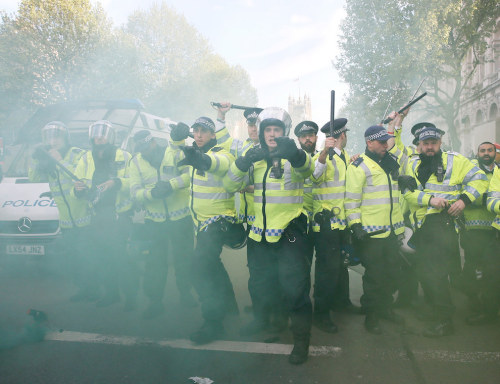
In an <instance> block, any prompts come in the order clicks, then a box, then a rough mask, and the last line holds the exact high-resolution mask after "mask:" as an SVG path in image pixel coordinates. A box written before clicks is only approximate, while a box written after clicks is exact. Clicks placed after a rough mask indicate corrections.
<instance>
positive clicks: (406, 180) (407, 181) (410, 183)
mask: <svg viewBox="0 0 500 384" xmlns="http://www.w3.org/2000/svg"><path fill="white" fill-rule="evenodd" d="M398 185H399V190H400V191H401V192H402V193H405V191H406V190H407V189H409V190H410V191H411V192H414V191H415V190H416V189H417V180H415V178H414V177H412V176H407V175H401V176H399V177H398Z"/></svg>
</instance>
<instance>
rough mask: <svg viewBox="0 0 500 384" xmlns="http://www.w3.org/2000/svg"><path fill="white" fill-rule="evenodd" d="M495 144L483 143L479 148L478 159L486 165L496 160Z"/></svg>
mask: <svg viewBox="0 0 500 384" xmlns="http://www.w3.org/2000/svg"><path fill="white" fill-rule="evenodd" d="M495 152H496V151H495V146H494V145H492V144H481V145H480V146H479V148H478V150H477V160H478V161H479V162H480V163H481V164H484V165H491V164H493V162H494V161H495V156H496V153H495Z"/></svg>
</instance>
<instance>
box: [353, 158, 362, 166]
mask: <svg viewBox="0 0 500 384" xmlns="http://www.w3.org/2000/svg"><path fill="white" fill-rule="evenodd" d="M362 162H363V158H362V157H361V156H359V157H358V158H357V159H356V160H354V161H353V162H352V165H354V166H355V167H359V165H360V164H361V163H362Z"/></svg>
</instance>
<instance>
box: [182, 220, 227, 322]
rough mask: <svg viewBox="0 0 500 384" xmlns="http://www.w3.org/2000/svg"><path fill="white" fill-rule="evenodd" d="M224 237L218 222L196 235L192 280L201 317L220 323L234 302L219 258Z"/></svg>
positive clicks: (225, 234)
mask: <svg viewBox="0 0 500 384" xmlns="http://www.w3.org/2000/svg"><path fill="white" fill-rule="evenodd" d="M226 236H227V232H223V231H222V230H221V226H220V225H219V222H216V223H213V224H210V225H209V226H208V227H207V230H206V231H199V232H198V234H197V235H196V248H195V250H194V255H193V262H192V265H191V271H192V281H193V285H194V287H195V289H196V292H197V293H198V296H199V298H200V302H201V313H202V316H203V318H204V319H205V321H208V322H219V323H220V322H222V320H224V317H225V314H226V312H227V309H228V308H229V307H230V306H232V305H233V303H234V302H235V296H234V291H233V287H232V284H231V280H230V279H229V275H228V273H227V271H226V268H225V267H224V264H223V263H222V260H221V257H220V255H221V253H222V247H223V246H224V242H225V241H226Z"/></svg>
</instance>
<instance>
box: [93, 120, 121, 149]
mask: <svg viewBox="0 0 500 384" xmlns="http://www.w3.org/2000/svg"><path fill="white" fill-rule="evenodd" d="M97 137H102V138H104V139H106V142H107V143H108V144H114V143H115V129H114V128H113V126H112V125H111V123H110V122H109V121H108V120H99V121H96V122H95V123H92V124H90V126H89V139H90V141H91V142H92V143H93V142H94V139H95V138H97Z"/></svg>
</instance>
